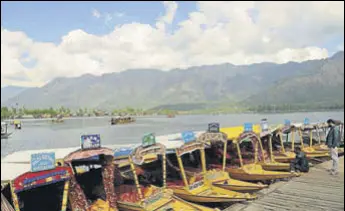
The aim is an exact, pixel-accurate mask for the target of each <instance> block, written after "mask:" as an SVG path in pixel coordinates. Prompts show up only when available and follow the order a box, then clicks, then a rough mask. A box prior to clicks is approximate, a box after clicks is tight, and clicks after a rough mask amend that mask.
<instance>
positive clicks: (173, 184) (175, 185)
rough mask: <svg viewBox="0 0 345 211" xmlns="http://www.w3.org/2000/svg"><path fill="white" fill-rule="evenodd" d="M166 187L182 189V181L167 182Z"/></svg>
mask: <svg viewBox="0 0 345 211" xmlns="http://www.w3.org/2000/svg"><path fill="white" fill-rule="evenodd" d="M167 186H168V187H183V186H184V183H183V181H182V180H175V181H168V182H167Z"/></svg>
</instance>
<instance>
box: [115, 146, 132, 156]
mask: <svg viewBox="0 0 345 211" xmlns="http://www.w3.org/2000/svg"><path fill="white" fill-rule="evenodd" d="M132 152H133V148H130V147H124V148H120V149H116V150H115V152H114V157H124V156H126V157H128V156H130V155H131V154H132Z"/></svg>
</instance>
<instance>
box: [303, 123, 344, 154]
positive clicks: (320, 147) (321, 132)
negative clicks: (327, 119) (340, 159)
mask: <svg viewBox="0 0 345 211" xmlns="http://www.w3.org/2000/svg"><path fill="white" fill-rule="evenodd" d="M335 125H336V126H337V127H339V129H340V136H341V141H342V143H344V123H343V122H341V121H335ZM313 126H314V130H313V131H312V133H311V136H312V137H311V140H312V141H310V143H309V146H310V147H312V148H314V149H315V150H316V151H322V152H329V148H328V147H327V145H326V140H325V139H326V136H327V130H328V128H329V126H328V124H327V123H316V124H313ZM314 134H316V136H317V143H316V144H314V140H315V139H314V138H313V135H314ZM338 153H339V154H340V155H343V154H344V146H342V147H339V148H338Z"/></svg>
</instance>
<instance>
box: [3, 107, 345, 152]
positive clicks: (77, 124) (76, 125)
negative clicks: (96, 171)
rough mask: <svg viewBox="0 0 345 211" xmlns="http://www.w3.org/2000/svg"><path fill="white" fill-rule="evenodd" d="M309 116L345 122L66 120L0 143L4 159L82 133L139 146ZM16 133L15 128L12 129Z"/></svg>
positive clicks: (59, 144) (64, 143)
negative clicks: (215, 127)
mask: <svg viewBox="0 0 345 211" xmlns="http://www.w3.org/2000/svg"><path fill="white" fill-rule="evenodd" d="M305 117H308V118H309V119H310V121H311V122H314V121H326V120H327V119H328V118H335V119H339V120H342V121H344V111H340V112H313V113H289V114H229V115H218V116H214V115H193V116H176V118H166V117H165V116H161V117H142V118H138V119H137V121H136V123H134V124H128V125H116V126H111V125H110V117H104V118H103V117H102V118H84V119H67V120H65V122H64V123H62V124H53V123H51V122H49V121H24V122H23V128H22V130H16V131H14V133H13V134H12V136H11V137H10V138H9V139H2V140H1V157H4V156H6V155H8V154H9V153H12V152H15V151H20V150H32V149H49V148H63V147H75V146H78V145H79V139H80V136H81V135H83V134H101V139H102V144H103V145H107V144H128V143H138V142H140V141H141V137H142V135H143V134H144V133H147V132H155V133H156V135H164V134H169V133H179V132H182V131H184V130H206V128H207V124H208V123H210V122H219V123H220V124H221V127H230V126H236V125H242V124H243V123H244V122H253V123H259V122H260V119H262V118H267V119H268V121H269V123H271V124H280V123H283V122H284V120H285V119H290V120H291V121H292V122H303V120H304V118H305ZM9 130H10V131H13V130H14V129H13V126H9Z"/></svg>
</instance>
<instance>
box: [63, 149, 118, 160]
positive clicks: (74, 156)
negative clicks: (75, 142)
mask: <svg viewBox="0 0 345 211" xmlns="http://www.w3.org/2000/svg"><path fill="white" fill-rule="evenodd" d="M101 154H104V155H111V156H113V155H114V152H113V150H111V149H108V148H104V147H103V148H99V149H88V150H81V149H79V150H77V151H74V152H72V153H70V154H69V155H67V156H66V157H65V158H64V161H65V162H67V163H69V162H71V161H72V160H81V159H87V158H91V157H94V156H98V155H101Z"/></svg>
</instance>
